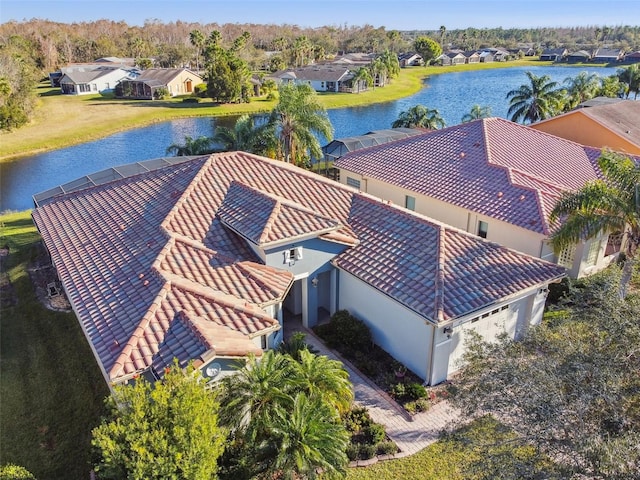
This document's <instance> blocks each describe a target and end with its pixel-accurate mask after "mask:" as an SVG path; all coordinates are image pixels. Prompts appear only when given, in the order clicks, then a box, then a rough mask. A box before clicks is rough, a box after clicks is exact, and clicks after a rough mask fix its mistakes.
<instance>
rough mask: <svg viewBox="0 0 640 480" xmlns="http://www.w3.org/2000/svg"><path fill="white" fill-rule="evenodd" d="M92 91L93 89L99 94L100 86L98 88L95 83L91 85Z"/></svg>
mask: <svg viewBox="0 0 640 480" xmlns="http://www.w3.org/2000/svg"><path fill="white" fill-rule="evenodd" d="M91 89H92V90H93V91H94V92H97V91H98V86H97V85H96V84H95V83H92V84H91Z"/></svg>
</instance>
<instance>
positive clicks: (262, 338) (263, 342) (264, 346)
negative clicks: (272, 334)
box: [260, 335, 267, 350]
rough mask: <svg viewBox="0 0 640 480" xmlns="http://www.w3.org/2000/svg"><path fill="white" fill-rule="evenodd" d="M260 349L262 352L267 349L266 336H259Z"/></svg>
mask: <svg viewBox="0 0 640 480" xmlns="http://www.w3.org/2000/svg"><path fill="white" fill-rule="evenodd" d="M260 348H262V350H266V349H267V336H266V335H261V336H260Z"/></svg>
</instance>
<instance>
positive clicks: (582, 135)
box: [529, 110, 640, 155]
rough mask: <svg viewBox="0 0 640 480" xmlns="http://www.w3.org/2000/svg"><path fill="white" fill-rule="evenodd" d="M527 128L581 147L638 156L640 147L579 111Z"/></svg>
mask: <svg viewBox="0 0 640 480" xmlns="http://www.w3.org/2000/svg"><path fill="white" fill-rule="evenodd" d="M529 126H530V127H531V128H535V129H536V130H539V131H541V132H546V133H550V134H552V135H555V136H556V137H560V138H566V139H567V140H571V141H574V142H577V143H580V144H582V145H587V146H590V147H596V148H605V147H608V148H611V149H612V150H616V151H619V152H625V153H629V154H634V155H640V146H638V145H634V144H633V143H631V142H629V141H628V140H627V139H625V138H624V137H621V136H620V135H618V134H616V133H615V132H613V131H611V130H610V129H608V128H606V127H605V126H604V125H601V124H600V123H598V122H596V121H595V120H593V119H591V118H589V117H587V116H586V115H584V114H583V113H582V112H580V110H576V111H574V112H570V113H568V114H565V115H561V116H558V117H554V118H550V119H548V120H545V121H543V122H540V123H534V124H532V125H529Z"/></svg>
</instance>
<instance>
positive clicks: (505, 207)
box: [334, 118, 620, 277]
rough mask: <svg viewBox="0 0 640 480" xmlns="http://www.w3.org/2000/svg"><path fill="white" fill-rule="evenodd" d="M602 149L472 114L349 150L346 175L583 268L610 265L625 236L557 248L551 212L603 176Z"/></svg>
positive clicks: (343, 178)
mask: <svg viewBox="0 0 640 480" xmlns="http://www.w3.org/2000/svg"><path fill="white" fill-rule="evenodd" d="M600 154H601V151H600V149H596V148H592V147H585V146H581V145H579V144H577V143H575V142H572V141H569V140H565V139H562V138H559V137H556V136H553V135H549V134H546V133H542V132H539V131H538V130H535V129H533V128H530V127H527V126H524V125H520V124H517V123H513V122H510V121H508V120H504V119H500V118H489V119H482V120H477V121H474V122H469V123H465V124H461V125H457V126H453V127H449V128H445V129H442V130H436V131H433V132H429V133H425V134H423V135H418V136H415V137H411V138H407V139H404V140H398V141H396V142H391V143H387V144H385V145H381V146H378V147H371V148H367V149H364V150H359V151H356V152H353V153H349V154H347V155H344V156H342V157H341V158H339V159H338V160H337V161H336V162H334V167H335V168H338V169H339V170H340V182H341V183H346V184H349V185H357V186H359V188H360V189H361V190H362V191H364V192H367V193H370V194H372V195H375V196H377V197H380V198H383V199H386V200H388V201H391V202H393V203H395V204H399V205H401V206H405V207H406V208H409V209H411V210H415V211H417V212H419V213H422V214H424V215H427V216H429V217H432V218H435V219H437V220H439V221H441V222H445V223H447V224H449V225H453V226H454V227H456V228H460V229H463V230H465V231H467V232H470V233H472V234H477V235H479V236H481V237H484V238H487V239H488V240H491V241H493V242H497V243H499V244H501V245H505V246H507V247H509V248H514V249H516V250H518V251H521V252H524V253H527V254H529V255H533V256H536V257H539V258H543V259H546V260H549V261H554V262H557V263H558V264H560V265H563V266H565V267H566V268H567V269H568V271H569V274H570V275H572V276H574V277H581V276H584V275H586V274H589V273H592V272H595V271H597V270H600V269H602V268H604V267H605V266H607V265H609V264H610V263H611V262H612V261H614V260H615V259H616V257H617V253H618V251H619V249H620V243H619V237H618V236H615V235H612V236H611V237H609V236H608V235H607V234H604V235H603V236H601V237H598V238H595V239H592V240H589V241H587V242H584V243H580V244H578V245H576V246H573V247H570V248H567V249H566V250H565V251H564V252H561V253H560V255H558V256H556V255H554V253H553V251H552V249H551V247H550V245H549V243H548V238H549V235H550V234H551V232H552V230H553V225H551V224H550V223H549V219H548V217H549V213H550V212H551V210H552V209H553V207H554V205H555V203H556V202H557V200H558V198H559V197H560V195H561V193H562V192H563V191H568V190H576V189H579V188H580V187H582V186H583V185H584V184H585V183H586V182H588V181H590V180H595V179H597V178H599V177H600V175H601V173H600V170H599V168H598V166H597V161H598V158H599V157H600Z"/></svg>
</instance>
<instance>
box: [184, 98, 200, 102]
mask: <svg viewBox="0 0 640 480" xmlns="http://www.w3.org/2000/svg"><path fill="white" fill-rule="evenodd" d="M182 103H200V99H199V98H198V97H188V98H183V99H182Z"/></svg>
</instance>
